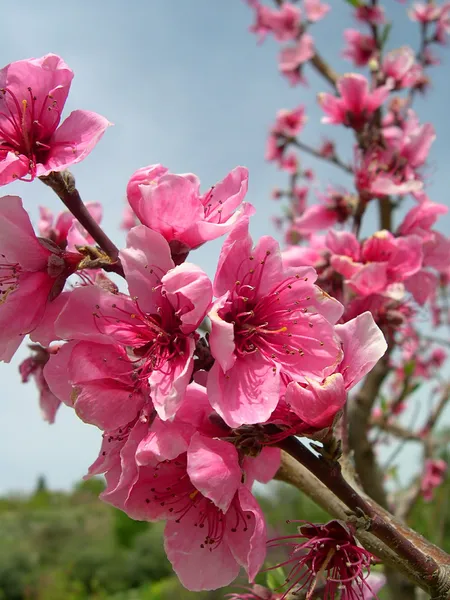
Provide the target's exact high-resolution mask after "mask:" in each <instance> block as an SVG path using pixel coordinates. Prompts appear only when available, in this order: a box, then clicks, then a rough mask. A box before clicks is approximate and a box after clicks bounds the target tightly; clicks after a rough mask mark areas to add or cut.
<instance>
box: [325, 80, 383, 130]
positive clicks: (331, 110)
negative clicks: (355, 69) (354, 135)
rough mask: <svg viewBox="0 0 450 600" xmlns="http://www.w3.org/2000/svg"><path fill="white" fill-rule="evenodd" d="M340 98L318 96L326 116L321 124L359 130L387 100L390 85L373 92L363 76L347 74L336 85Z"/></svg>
mask: <svg viewBox="0 0 450 600" xmlns="http://www.w3.org/2000/svg"><path fill="white" fill-rule="evenodd" d="M337 88H338V91H339V94H340V97H336V96H333V95H331V94H320V95H319V102H320V105H321V107H322V110H323V111H324V112H325V114H326V115H327V116H326V117H323V119H322V122H323V123H330V124H332V125H339V124H343V125H346V126H347V127H352V128H353V129H356V130H359V129H361V127H363V125H364V124H365V123H366V122H367V121H368V120H369V119H370V118H371V117H372V115H373V113H374V112H375V111H376V110H377V109H378V108H379V107H380V106H381V105H382V104H383V102H384V101H385V100H386V99H387V97H388V95H389V92H390V90H391V86H390V85H383V86H380V87H378V88H376V89H375V90H373V91H370V90H369V83H368V81H367V79H366V78H365V77H364V76H363V75H358V74H356V73H349V74H347V75H344V76H343V77H341V78H340V79H339V81H338V83H337Z"/></svg>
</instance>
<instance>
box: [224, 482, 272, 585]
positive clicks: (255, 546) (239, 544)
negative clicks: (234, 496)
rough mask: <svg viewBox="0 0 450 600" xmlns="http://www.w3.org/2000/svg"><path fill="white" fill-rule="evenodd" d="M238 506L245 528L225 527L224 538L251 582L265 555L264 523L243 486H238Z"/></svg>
mask: <svg viewBox="0 0 450 600" xmlns="http://www.w3.org/2000/svg"><path fill="white" fill-rule="evenodd" d="M238 493H239V503H240V508H241V510H242V511H243V513H244V516H245V520H246V529H244V530H242V526H241V527H238V528H237V531H232V530H230V529H227V531H226V540H227V542H228V544H229V546H230V548H231V551H232V553H233V556H234V558H235V559H236V560H237V561H238V563H239V564H240V565H242V566H243V567H244V569H245V570H246V571H247V574H248V579H249V581H250V582H253V581H254V579H255V577H256V575H257V574H258V572H259V570H260V569H261V567H262V565H263V563H264V559H265V557H266V542H267V533H266V523H265V520H264V515H263V513H262V510H261V508H260V507H259V505H258V503H257V502H256V500H255V498H254V497H253V495H252V494H251V492H250V491H249V490H248V489H247V488H246V487H245V486H241V487H240V488H239V492H238Z"/></svg>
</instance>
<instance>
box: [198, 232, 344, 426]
mask: <svg viewBox="0 0 450 600" xmlns="http://www.w3.org/2000/svg"><path fill="white" fill-rule="evenodd" d="M252 245H253V244H252V240H251V238H250V236H249V234H248V223H245V222H244V221H243V222H242V224H239V225H238V226H236V227H235V228H234V229H233V230H232V232H231V233H230V235H229V237H228V239H227V241H226V242H225V244H224V246H223V248H222V252H221V255H220V259H219V265H218V269H217V273H216V278H215V281H214V292H215V295H216V296H218V300H216V302H215V303H214V305H213V307H212V309H211V311H210V313H209V317H210V319H211V322H212V328H211V334H210V346H211V352H212V355H213V356H214V358H215V359H216V362H215V363H214V366H213V367H212V369H211V371H210V372H209V376H208V385H207V388H208V396H209V398H210V402H211V405H212V406H213V408H214V409H215V410H216V411H217V412H218V413H219V415H220V416H221V417H222V418H223V419H224V421H225V422H226V423H227V424H228V425H229V426H230V427H236V426H239V425H241V424H243V423H249V424H251V423H261V422H264V421H266V420H267V419H268V418H269V417H270V414H271V413H272V411H273V410H274V409H275V407H276V405H277V403H278V400H279V395H280V383H281V375H282V374H285V375H288V376H290V377H291V378H292V379H299V380H302V381H304V378H305V377H310V376H312V377H322V378H323V377H325V376H326V375H327V374H328V373H329V372H331V371H332V370H333V369H334V367H333V365H335V364H336V363H337V362H338V361H339V360H340V357H341V351H340V348H339V344H338V343H337V338H336V336H335V334H334V331H333V327H332V325H331V323H330V321H331V322H333V323H334V322H335V321H336V320H337V319H338V318H339V317H340V315H341V313H342V306H341V305H340V304H339V303H338V302H336V301H334V300H332V299H331V298H329V297H326V296H325V295H324V294H323V292H322V291H321V290H320V288H317V287H316V286H314V281H315V280H316V278H317V274H316V273H315V271H314V269H311V268H308V267H305V268H303V269H296V270H295V271H291V270H285V269H283V266H282V263H281V256H280V251H279V247H278V244H277V243H276V242H275V240H273V239H272V238H270V237H263V238H261V240H260V241H259V243H258V244H257V245H256V247H255V248H252ZM275 307H276V309H275ZM328 319H329V320H328Z"/></svg>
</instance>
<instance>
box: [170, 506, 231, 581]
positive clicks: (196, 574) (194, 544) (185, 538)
mask: <svg viewBox="0 0 450 600" xmlns="http://www.w3.org/2000/svg"><path fill="white" fill-rule="evenodd" d="M198 520H199V514H198V511H197V510H195V509H194V508H192V509H191V510H190V511H188V512H187V513H186V515H185V516H184V517H183V518H182V519H181V521H180V523H177V522H176V521H168V522H167V524H166V528H165V530H164V548H165V551H166V554H167V558H168V559H169V560H170V562H171V563H172V567H173V570H174V571H175V573H176V574H177V575H178V578H179V579H180V581H181V583H182V585H183V586H184V587H185V588H187V589H188V590H191V591H194V592H196V591H200V590H216V589H218V588H220V587H224V586H226V585H229V584H230V583H231V582H232V581H234V579H236V577H237V576H238V573H239V570H240V569H239V565H238V564H237V562H236V559H235V558H234V556H233V554H232V553H231V551H230V549H229V548H228V544H225V543H221V544H218V545H217V546H215V547H214V548H213V549H212V550H211V551H210V549H209V547H208V545H207V544H205V543H204V542H205V535H206V533H205V530H204V529H201V528H200V527H198V526H197V527H196V526H195V524H196V522H197V521H198Z"/></svg>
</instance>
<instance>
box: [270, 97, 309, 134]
mask: <svg viewBox="0 0 450 600" xmlns="http://www.w3.org/2000/svg"><path fill="white" fill-rule="evenodd" d="M306 121H307V117H306V115H305V106H304V104H300V105H299V106H297V108H294V109H292V110H286V109H282V110H279V111H278V112H277V118H276V121H275V125H274V126H273V127H272V129H271V132H272V133H275V134H279V135H284V136H286V137H295V136H296V135H298V134H299V133H300V132H301V131H302V129H303V127H304V125H305V123H306Z"/></svg>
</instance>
